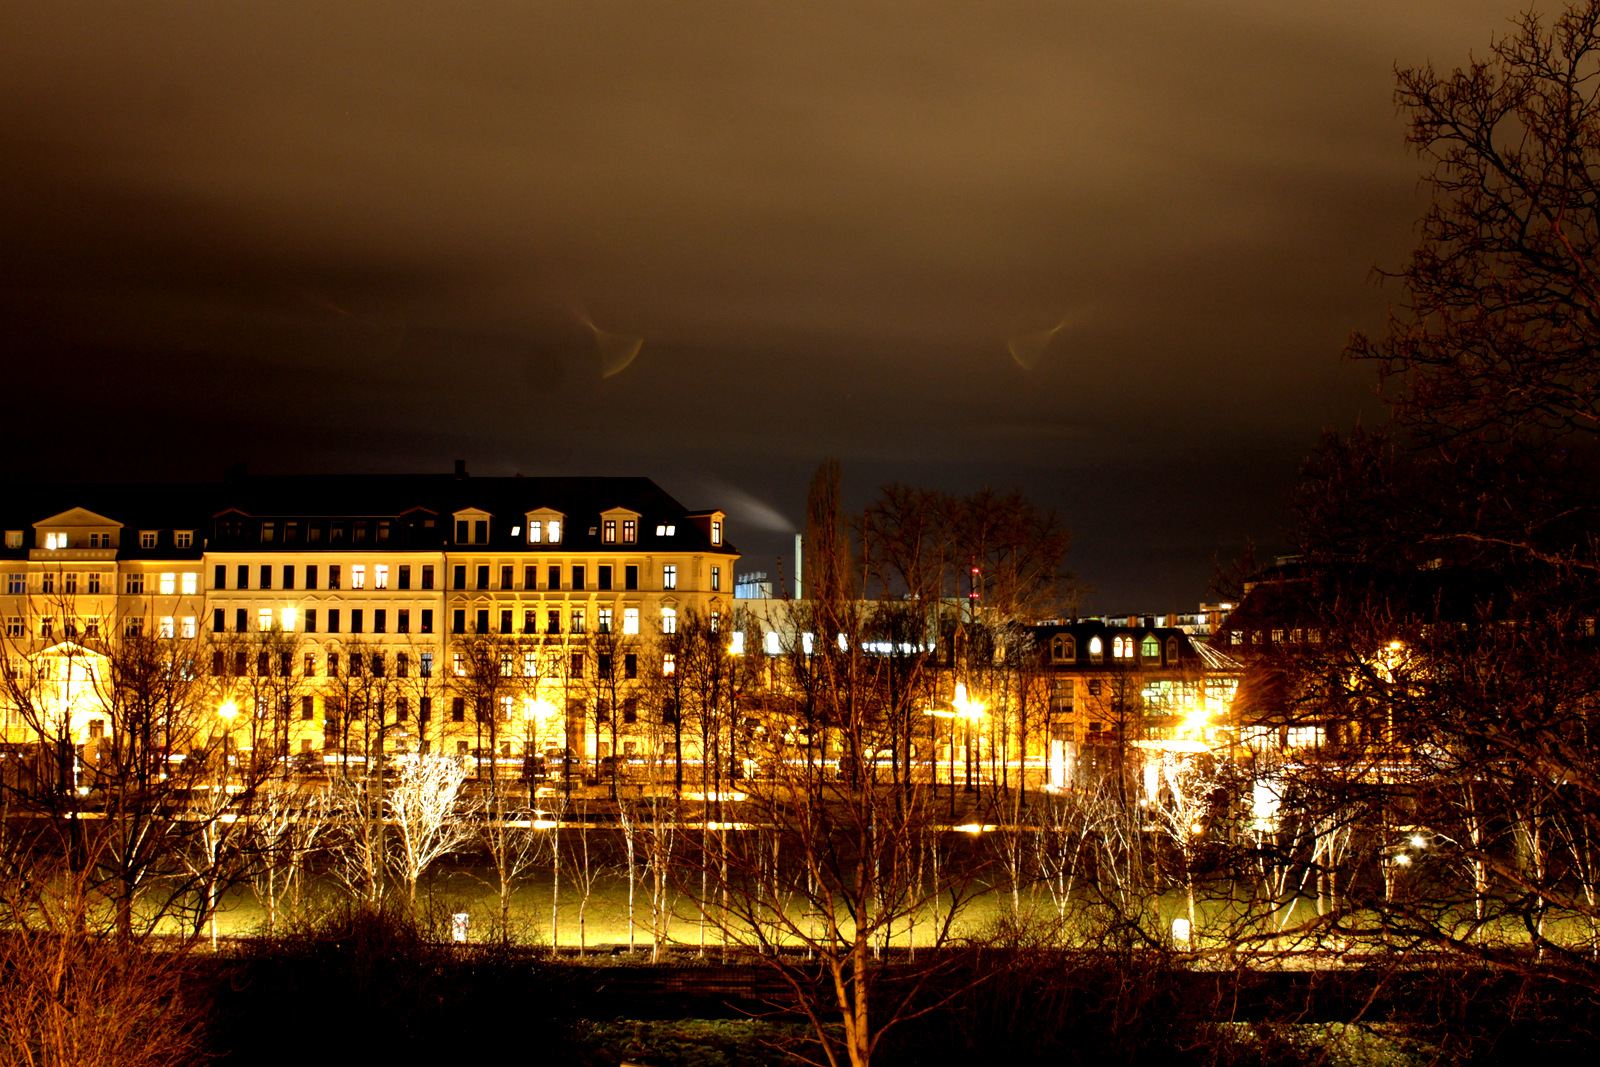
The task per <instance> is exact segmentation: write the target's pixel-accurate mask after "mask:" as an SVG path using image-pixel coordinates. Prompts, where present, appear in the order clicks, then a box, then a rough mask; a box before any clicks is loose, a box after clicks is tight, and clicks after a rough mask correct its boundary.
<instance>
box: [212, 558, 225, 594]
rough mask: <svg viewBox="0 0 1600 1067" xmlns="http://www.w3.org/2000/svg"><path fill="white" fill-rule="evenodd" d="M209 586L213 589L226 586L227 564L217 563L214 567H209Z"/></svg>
mask: <svg viewBox="0 0 1600 1067" xmlns="http://www.w3.org/2000/svg"><path fill="white" fill-rule="evenodd" d="M211 587H212V588H213V589H226V588H228V566H227V564H225V563H219V564H217V565H216V566H215V567H213V568H211Z"/></svg>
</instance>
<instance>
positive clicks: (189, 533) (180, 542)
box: [101, 530, 194, 548]
mask: <svg viewBox="0 0 1600 1067" xmlns="http://www.w3.org/2000/svg"><path fill="white" fill-rule="evenodd" d="M101 536H102V537H104V536H105V535H104V534H101ZM172 543H173V545H174V546H175V547H177V548H193V547H194V531H193V530H179V531H178V532H177V533H175V534H173V535H172Z"/></svg>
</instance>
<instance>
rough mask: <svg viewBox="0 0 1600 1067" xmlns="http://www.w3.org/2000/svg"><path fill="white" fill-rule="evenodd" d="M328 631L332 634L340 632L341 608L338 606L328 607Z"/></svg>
mask: <svg viewBox="0 0 1600 1067" xmlns="http://www.w3.org/2000/svg"><path fill="white" fill-rule="evenodd" d="M328 632H329V633H330V634H336V633H338V632H339V609H338V608H329V609H328Z"/></svg>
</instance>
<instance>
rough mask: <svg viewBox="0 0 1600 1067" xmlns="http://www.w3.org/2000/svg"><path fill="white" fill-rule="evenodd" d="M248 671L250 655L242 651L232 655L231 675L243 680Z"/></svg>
mask: <svg viewBox="0 0 1600 1067" xmlns="http://www.w3.org/2000/svg"><path fill="white" fill-rule="evenodd" d="M249 670H250V654H249V653H247V652H244V651H242V650H241V651H239V652H235V653H234V654H233V673H234V674H236V675H238V676H239V677H241V678H243V677H244V676H245V674H246V673H248V672H249Z"/></svg>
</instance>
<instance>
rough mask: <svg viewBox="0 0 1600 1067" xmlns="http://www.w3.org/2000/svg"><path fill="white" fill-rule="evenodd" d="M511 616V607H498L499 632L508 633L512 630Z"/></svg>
mask: <svg viewBox="0 0 1600 1067" xmlns="http://www.w3.org/2000/svg"><path fill="white" fill-rule="evenodd" d="M511 618H512V615H511V609H510V608H501V609H500V632H501V633H503V634H508V633H512V632H513V630H512V624H511Z"/></svg>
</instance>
